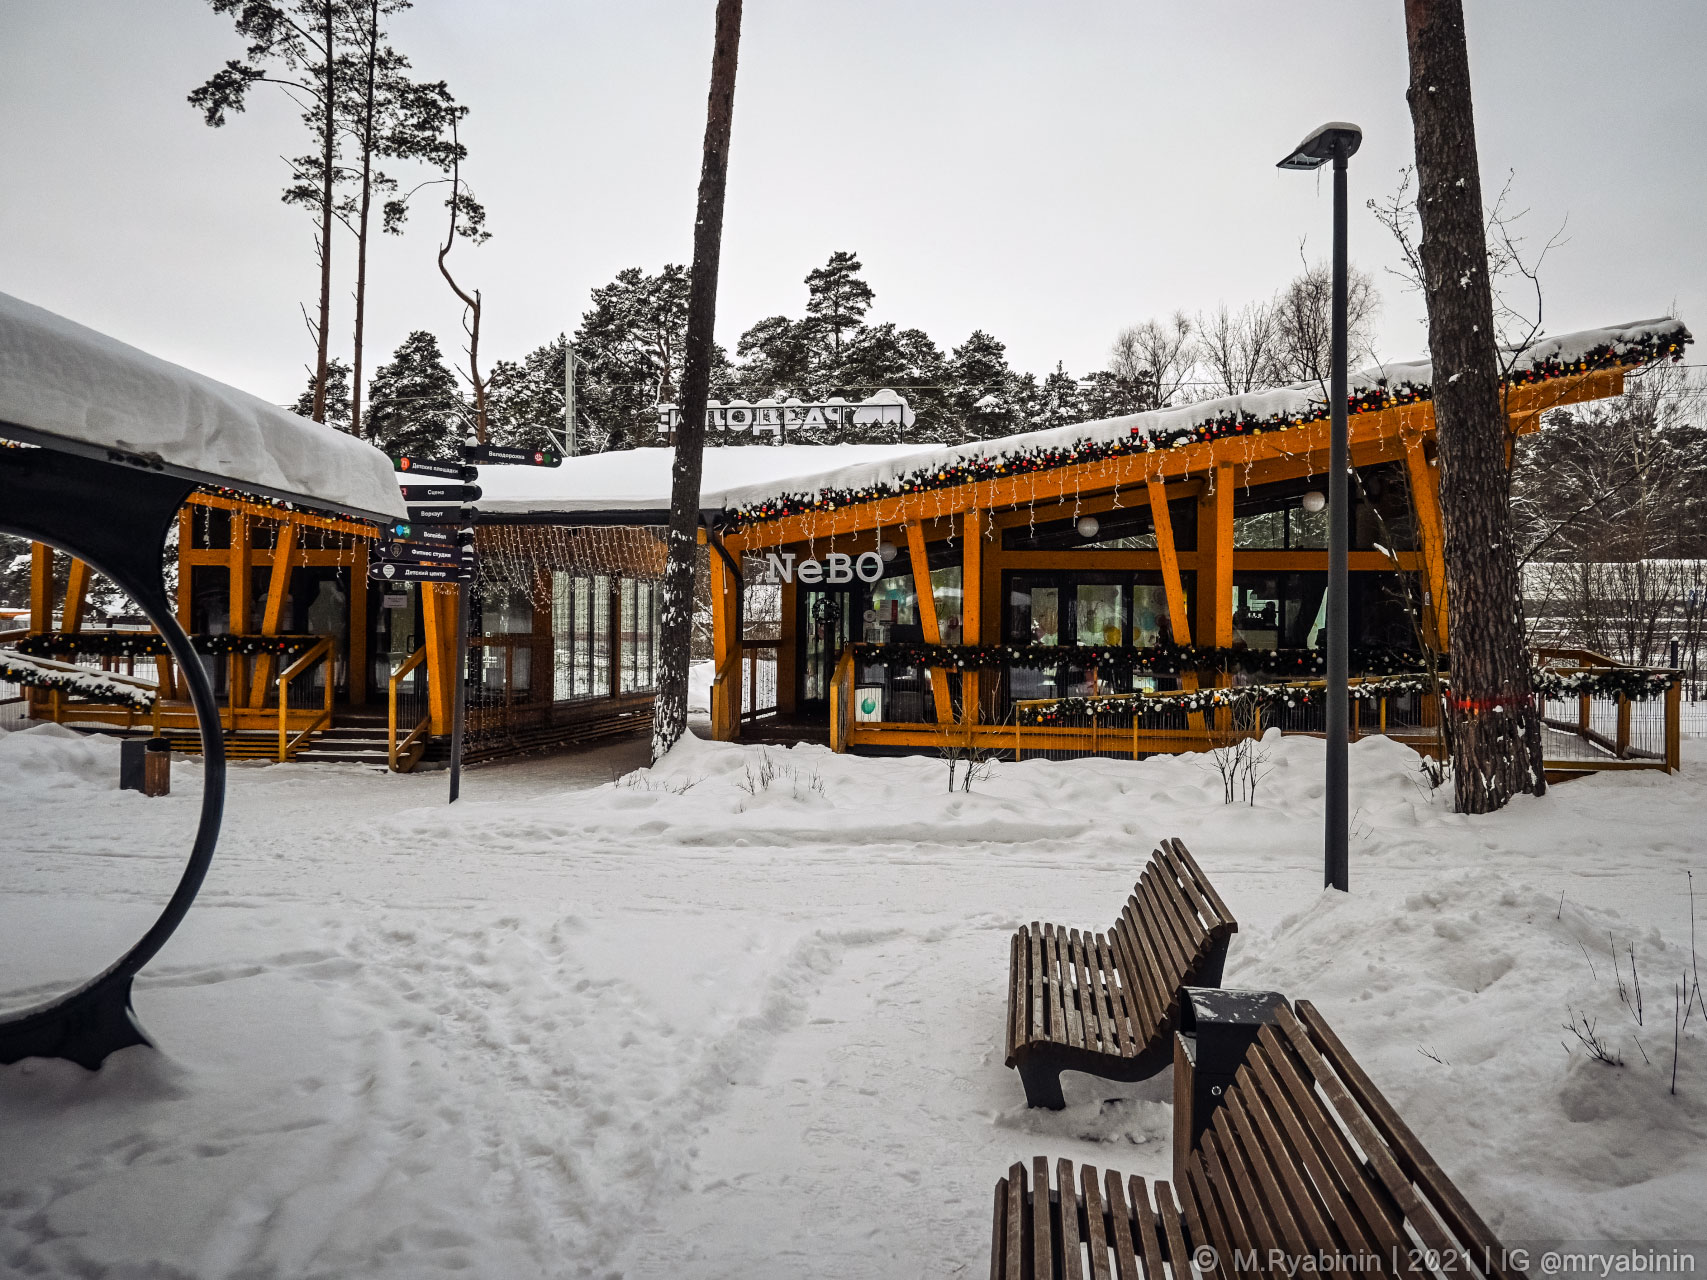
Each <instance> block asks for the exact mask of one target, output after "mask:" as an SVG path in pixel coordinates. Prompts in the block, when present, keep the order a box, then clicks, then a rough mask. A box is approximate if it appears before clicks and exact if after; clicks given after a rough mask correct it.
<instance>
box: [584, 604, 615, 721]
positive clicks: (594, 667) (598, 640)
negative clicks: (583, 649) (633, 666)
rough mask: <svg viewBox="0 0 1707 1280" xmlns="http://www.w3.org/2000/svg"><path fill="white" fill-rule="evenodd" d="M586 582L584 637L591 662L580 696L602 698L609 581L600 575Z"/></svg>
mask: <svg viewBox="0 0 1707 1280" xmlns="http://www.w3.org/2000/svg"><path fill="white" fill-rule="evenodd" d="M590 581H591V584H592V585H591V588H590V591H591V595H592V601H591V604H592V608H591V609H590V610H589V617H588V630H589V636H588V638H589V640H590V644H589V648H590V649H591V650H592V662H591V665H590V666H589V669H588V681H587V689H586V693H585V695H584V696H586V697H589V698H606V697H609V696H610V691H611V680H610V676H611V670H610V664H611V644H610V641H611V635H610V633H611V607H610V604H611V601H610V598H611V579H610V578H609V577H607V576H605V575H604V574H595V575H594V576H593V577H592V579H590Z"/></svg>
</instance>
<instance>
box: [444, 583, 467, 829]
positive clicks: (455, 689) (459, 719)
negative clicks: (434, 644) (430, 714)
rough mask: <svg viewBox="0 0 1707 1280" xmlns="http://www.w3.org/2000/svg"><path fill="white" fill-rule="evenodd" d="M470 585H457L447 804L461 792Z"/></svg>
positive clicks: (465, 714) (453, 800)
mask: <svg viewBox="0 0 1707 1280" xmlns="http://www.w3.org/2000/svg"><path fill="white" fill-rule="evenodd" d="M472 586H473V583H472V582H459V583H457V584H456V682H455V684H453V685H452V686H451V704H450V800H449V801H447V803H449V804H455V803H456V798H457V796H458V795H459V794H460V793H461V791H462V729H463V722H464V720H465V718H466V717H467V715H468V710H467V705H468V614H469V609H468V596H469V590H470V588H471V587H472Z"/></svg>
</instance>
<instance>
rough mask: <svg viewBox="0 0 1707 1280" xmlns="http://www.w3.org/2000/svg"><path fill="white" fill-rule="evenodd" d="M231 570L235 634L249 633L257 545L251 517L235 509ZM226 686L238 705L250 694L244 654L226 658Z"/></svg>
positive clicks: (229, 699)
mask: <svg viewBox="0 0 1707 1280" xmlns="http://www.w3.org/2000/svg"><path fill="white" fill-rule="evenodd" d="M229 556H230V560H229V564H230V571H231V585H230V595H231V606H230V618H231V634H232V635H234V636H246V635H248V634H249V631H250V625H251V619H250V617H249V579H250V577H251V574H250V570H251V569H253V568H254V565H255V554H254V547H253V545H252V544H251V542H250V536H249V517H248V515H247V514H246V513H244V512H241V511H233V512H232V513H231V549H230V552H229ZM225 661H226V690H227V699H228V701H229V704H230V705H231V706H233V707H235V706H236V705H237V704H238V703H240V702H242V701H243V699H244V697H245V696H246V694H247V691H248V687H249V682H248V679H247V677H248V674H249V671H248V665H249V664H248V660H247V659H246V658H244V657H242V656H241V655H240V654H235V653H233V654H231V655H229V656H228V657H227V658H226V660H225Z"/></svg>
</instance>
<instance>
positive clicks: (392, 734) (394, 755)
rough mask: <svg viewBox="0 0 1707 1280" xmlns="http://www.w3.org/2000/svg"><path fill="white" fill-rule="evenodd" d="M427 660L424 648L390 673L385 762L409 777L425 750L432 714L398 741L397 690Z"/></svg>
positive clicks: (416, 651) (393, 769) (395, 770)
mask: <svg viewBox="0 0 1707 1280" xmlns="http://www.w3.org/2000/svg"><path fill="white" fill-rule="evenodd" d="M426 659H427V648H426V646H425V645H422V646H421V647H420V648H419V649H417V650H415V652H414V653H412V654H410V655H409V656H408V657H407V658H405V659H404V660H403V662H402V663H401V664H399V666H398V668H397V670H395V671H393V672H392V673H391V686H390V690H389V696H388V699H387V702H388V710H387V716H386V738H385V742H386V752H385V754H386V760H387V762H388V763H389V764H390V766H391V771H392V772H393V773H407V772H408V771H409V770H410V769H413V768H414V767H415V762H416V761H417V760H419V759H420V758H421V752H422V751H424V750H425V749H426V737H427V728H428V726H430V725H431V724H432V722H433V717H432V714H431V713H430V712H429V713H428V714H427V715H424V716H422V717H421V722H420V723H419V724H417V725H416V726H415V727H414V728H413V729H411V730H409V732H408V734H406V735H405V736H404V738H403V740H402V741H401V742H399V741H398V740H397V692H398V688H399V686H401V685H402V683H403V679H404V677H405V676H407V675H408V674H409V673H410V672H411V671H413V670H414V669H415V668H416V667H418V666H420V665H421V664H422V663H423V662H425V661H426ZM399 760H403V762H404V763H403V765H402V766H401V767H399V766H398V763H397V762H398V761H399Z"/></svg>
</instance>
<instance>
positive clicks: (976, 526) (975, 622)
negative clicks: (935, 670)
mask: <svg viewBox="0 0 1707 1280" xmlns="http://www.w3.org/2000/svg"><path fill="white" fill-rule="evenodd" d="M983 635H984V513H983V512H981V511H968V512H967V513H966V515H965V518H964V520H963V521H962V530H961V561H960V643H961V644H978V643H980V642H981V640H982V638H983ZM980 683H982V682H981V681H980V680H979V678H978V673H977V672H976V671H965V672H962V673H961V676H960V705H961V708H962V718H963V719H964V720H965V721H966V723H967V724H969V725H972V724H977V723H978V687H979V685H980ZM933 685H934V682H933Z"/></svg>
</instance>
